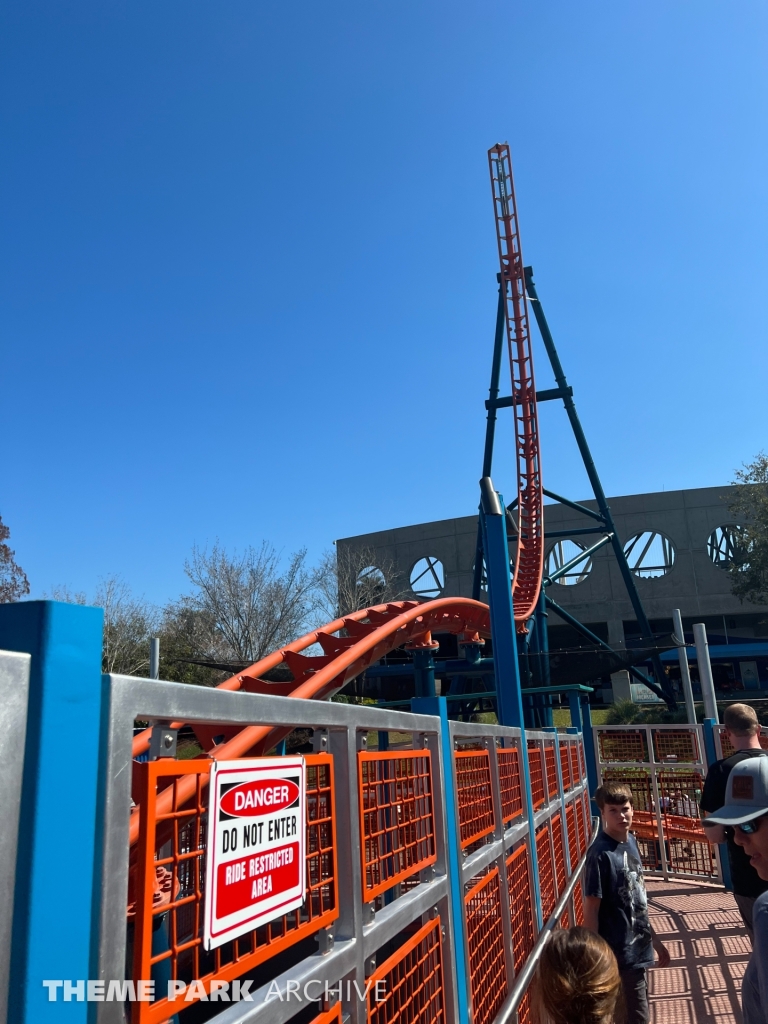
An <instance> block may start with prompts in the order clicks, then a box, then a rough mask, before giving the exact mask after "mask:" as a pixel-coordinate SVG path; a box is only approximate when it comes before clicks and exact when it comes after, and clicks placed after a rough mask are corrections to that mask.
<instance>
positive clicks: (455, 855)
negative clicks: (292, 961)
mask: <svg viewBox="0 0 768 1024" xmlns="http://www.w3.org/2000/svg"><path fill="white" fill-rule="evenodd" d="M411 710H412V711H413V712H414V713H415V714H418V715H435V716H436V717H437V718H439V719H440V743H441V746H442V749H443V759H442V771H443V789H444V792H445V818H446V821H445V824H446V854H447V857H448V884H449V892H450V904H451V916H452V918H453V935H454V943H453V946H454V948H453V956H454V974H455V978H456V995H457V997H458V1012H459V1016H458V1024H469V1007H470V994H469V990H468V988H467V978H468V976H469V972H468V969H467V955H466V949H467V936H466V928H465V924H464V886H463V884H462V880H461V842H460V837H461V830H460V828H459V804H458V796H457V793H456V770H455V766H454V759H453V743H452V741H451V727H450V723H449V721H448V702H447V701H446V699H445V697H414V698H413V700H411Z"/></svg>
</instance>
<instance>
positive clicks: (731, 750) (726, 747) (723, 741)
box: [719, 726, 768, 757]
mask: <svg viewBox="0 0 768 1024" xmlns="http://www.w3.org/2000/svg"><path fill="white" fill-rule="evenodd" d="M719 733H720V749H721V750H722V752H723V757H730V756H731V754H735V753H736V748H735V747H734V745H733V744H732V743H731V741H730V739H729V738H728V734H727V733H726V731H725V728H724V726H720V727H719ZM760 746H761V747H762V748H763V750H768V732H766V730H765V728H764V727H763V728H762V729H761V730H760Z"/></svg>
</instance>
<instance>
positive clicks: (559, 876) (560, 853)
mask: <svg viewBox="0 0 768 1024" xmlns="http://www.w3.org/2000/svg"><path fill="white" fill-rule="evenodd" d="M552 846H553V848H554V851H555V883H556V886H557V895H558V896H560V894H561V893H562V892H564V891H565V883H566V879H567V878H568V873H567V871H566V870H565V847H564V845H563V819H562V818H561V817H560V815H559V814H556V815H555V816H554V818H553V819H552ZM560 926H561V927H562V928H567V927H568V911H567V910H566V911H565V912H564V914H563V916H562V918H561V920H560Z"/></svg>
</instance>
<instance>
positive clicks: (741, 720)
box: [699, 704, 768, 939]
mask: <svg viewBox="0 0 768 1024" xmlns="http://www.w3.org/2000/svg"><path fill="white" fill-rule="evenodd" d="M723 724H724V725H725V729H726V735H727V736H728V738H729V739H730V741H731V743H732V744H733V747H734V749H735V750H736V753H735V754H731V756H730V757H725V758H723V759H722V760H721V761H715V763H714V764H713V765H710V767H709V770H708V771H707V777H706V779H705V780H704V791H703V793H702V794H701V801H700V802H699V806H700V808H701V810H702V812H703V817H705V818H706V817H707V815H708V814H712V812H713V811H717V810H719V809H720V808H721V807H722V806H723V804H724V803H725V789H726V786H727V784H728V776H729V775H730V774H731V769H732V768H733V767H735V765H737V764H739V763H740V762H741V761H746V760H747V759H748V758H750V757H765V756H766V753H765V751H764V750H763V749H762V748H761V746H760V723H759V722H758V720H757V715H756V714H755V710H754V708H751V707H750V706H749V704H731V705H730V706H729V707H727V708H726V709H725V713H724V714H723ZM704 833H705V834H707V829H704ZM727 843H728V861H729V863H730V865H731V882H732V884H733V898H734V899H735V900H736V905H737V906H738V908H739V913H740V914H741V917H742V920H743V921H744V925H745V927H746V929H747V931H748V933H749V937H750V939H752V938H753V934H752V907H753V906H754V903H755V900H756V899H757V897H758V896H760V895H761V894H762V893H764V892H766V891H768V882H766V881H763V879H762V878H761V877H760V876H759V875H758V873H757V872H756V871H755V869H754V868H753V867H752V865H751V864H750V863H749V857H747V855H746V853H744V850H743V849H742V848H741V847H740V846H738V845H737V844H736V843H735V842H734V841H733V830H730V832H729V833H727Z"/></svg>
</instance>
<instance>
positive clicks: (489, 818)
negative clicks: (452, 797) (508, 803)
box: [453, 750, 496, 850]
mask: <svg viewBox="0 0 768 1024" xmlns="http://www.w3.org/2000/svg"><path fill="white" fill-rule="evenodd" d="M453 756H454V758H455V759H456V760H455V763H456V789H457V792H458V798H459V800H458V802H459V826H460V828H461V848H462V850H463V849H464V848H465V847H467V846H470V845H471V844H472V843H474V842H476V841H477V840H478V839H482V838H483V836H487V835H489V834H490V833H491V832H493V830H494V829H495V827H496V822H495V820H494V816H493V795H492V792H491V761H490V756H489V754H488V751H487V750H457V751H455V753H454V755H453Z"/></svg>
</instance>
